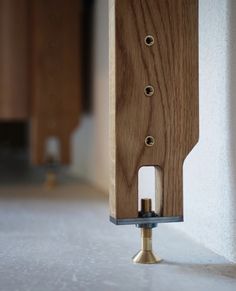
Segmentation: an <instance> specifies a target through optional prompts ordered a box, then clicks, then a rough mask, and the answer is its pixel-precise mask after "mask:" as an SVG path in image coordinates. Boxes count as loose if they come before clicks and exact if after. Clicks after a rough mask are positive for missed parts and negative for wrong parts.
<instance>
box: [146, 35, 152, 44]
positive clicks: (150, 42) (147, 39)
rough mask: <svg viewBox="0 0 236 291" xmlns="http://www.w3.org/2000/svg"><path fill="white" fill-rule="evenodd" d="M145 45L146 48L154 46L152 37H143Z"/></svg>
mask: <svg viewBox="0 0 236 291" xmlns="http://www.w3.org/2000/svg"><path fill="white" fill-rule="evenodd" d="M145 44H146V45H147V46H152V45H153V44H154V37H153V36H152V35H147V36H146V37H145Z"/></svg>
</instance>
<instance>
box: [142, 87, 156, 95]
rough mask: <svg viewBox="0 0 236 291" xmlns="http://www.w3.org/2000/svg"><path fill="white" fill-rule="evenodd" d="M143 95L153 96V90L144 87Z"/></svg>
mask: <svg viewBox="0 0 236 291" xmlns="http://www.w3.org/2000/svg"><path fill="white" fill-rule="evenodd" d="M144 93H145V95H146V96H148V97H151V96H152V95H153V94H154V88H153V87H152V86H150V85H149V86H146V87H145V88H144Z"/></svg>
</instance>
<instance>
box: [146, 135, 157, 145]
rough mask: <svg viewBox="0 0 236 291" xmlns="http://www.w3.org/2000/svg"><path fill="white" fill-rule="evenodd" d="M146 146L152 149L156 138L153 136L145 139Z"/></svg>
mask: <svg viewBox="0 0 236 291" xmlns="http://www.w3.org/2000/svg"><path fill="white" fill-rule="evenodd" d="M145 144H146V146H148V147H152V146H153V145H154V144H155V139H154V137H153V136H147V137H146V138H145Z"/></svg>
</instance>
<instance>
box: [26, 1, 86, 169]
mask: <svg viewBox="0 0 236 291" xmlns="http://www.w3.org/2000/svg"><path fill="white" fill-rule="evenodd" d="M79 3H80V1H79V0H70V1H65V0H47V1H42V0H32V1H31V9H30V15H31V26H32V32H31V35H32V39H31V44H32V45H31V46H32V72H31V73H32V75H31V76H32V91H31V93H32V103H31V105H32V106H31V114H32V119H31V144H32V146H31V148H32V154H31V157H32V162H33V163H34V164H43V163H45V156H44V154H45V143H46V140H47V138H50V137H56V138H58V140H59V142H60V149H61V159H60V161H61V163H62V164H68V163H69V162H70V152H71V151H70V139H71V135H72V132H73V130H74V129H75V128H76V126H77V125H78V122H79V114H80V99H81V95H80V87H81V84H80V71H79V68H80V65H79V62H80V57H79V48H80V46H79V44H80V33H79V32H80V29H79V28H80V24H79V19H80V17H79V13H80V7H79Z"/></svg>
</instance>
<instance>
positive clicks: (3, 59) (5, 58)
mask: <svg viewBox="0 0 236 291" xmlns="http://www.w3.org/2000/svg"><path fill="white" fill-rule="evenodd" d="M28 27H29V23H28V0H20V1H19V0H0V121H10V120H27V119H28V117H29V91H28V86H29V80H28V75H29V74H28V55H29V46H28V32H29V31H28V30H29V29H28Z"/></svg>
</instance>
